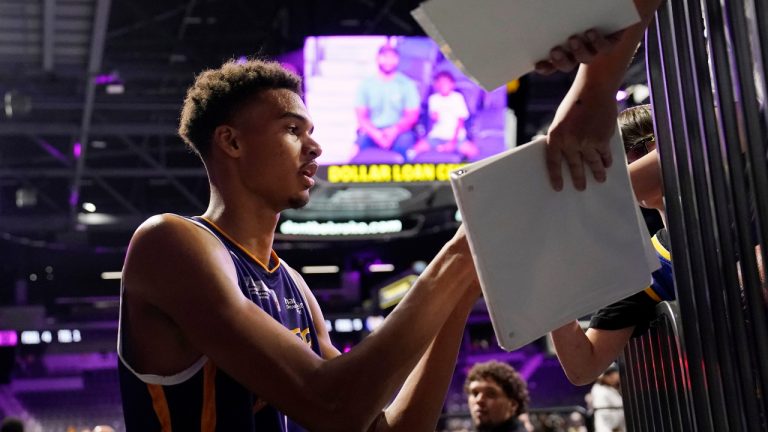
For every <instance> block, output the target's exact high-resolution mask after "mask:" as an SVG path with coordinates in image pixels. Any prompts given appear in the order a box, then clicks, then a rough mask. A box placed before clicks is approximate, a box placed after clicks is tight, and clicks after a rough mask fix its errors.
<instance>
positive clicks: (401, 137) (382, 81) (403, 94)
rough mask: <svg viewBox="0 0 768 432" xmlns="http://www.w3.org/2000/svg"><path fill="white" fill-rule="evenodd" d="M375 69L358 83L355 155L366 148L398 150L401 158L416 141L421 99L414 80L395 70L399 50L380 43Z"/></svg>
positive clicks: (398, 62) (398, 58)
mask: <svg viewBox="0 0 768 432" xmlns="http://www.w3.org/2000/svg"><path fill="white" fill-rule="evenodd" d="M376 63H377V65H378V72H377V74H376V75H374V76H372V77H369V78H366V79H365V80H363V82H362V84H360V88H359V89H358V92H357V98H356V100H355V112H356V114H357V122H358V128H359V130H360V136H359V138H358V155H359V154H360V153H362V152H364V151H365V150H367V149H372V148H373V149H381V150H389V151H393V152H396V153H399V154H400V155H401V156H402V157H403V160H405V158H406V152H407V151H408V150H410V149H411V148H412V147H413V145H414V144H415V142H416V139H415V138H414V134H413V131H412V129H413V126H414V125H415V124H416V122H417V121H418V119H419V110H420V107H421V100H420V98H419V92H418V90H417V88H416V84H415V83H414V82H413V81H412V80H411V79H410V78H408V77H406V76H405V75H404V74H402V73H400V72H399V71H398V69H397V68H398V65H399V64H400V54H399V53H398V52H397V49H395V47H393V46H392V45H383V46H382V47H381V48H379V52H378V55H377V56H376Z"/></svg>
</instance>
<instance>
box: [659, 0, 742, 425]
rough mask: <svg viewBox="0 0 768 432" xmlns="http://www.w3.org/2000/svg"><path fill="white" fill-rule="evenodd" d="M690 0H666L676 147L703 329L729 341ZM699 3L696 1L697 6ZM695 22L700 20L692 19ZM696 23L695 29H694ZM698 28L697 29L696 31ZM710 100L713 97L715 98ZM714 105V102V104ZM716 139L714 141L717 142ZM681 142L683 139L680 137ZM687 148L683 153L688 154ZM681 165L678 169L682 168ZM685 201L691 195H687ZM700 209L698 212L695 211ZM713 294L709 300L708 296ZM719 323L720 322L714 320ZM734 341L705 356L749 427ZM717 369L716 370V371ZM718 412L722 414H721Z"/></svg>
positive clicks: (703, 80)
mask: <svg viewBox="0 0 768 432" xmlns="http://www.w3.org/2000/svg"><path fill="white" fill-rule="evenodd" d="M687 3H688V2H677V1H671V2H668V3H667V6H668V9H667V12H670V14H671V20H672V22H673V23H674V25H673V27H674V28H675V29H676V30H678V31H676V32H675V37H674V38H673V41H674V46H675V49H676V52H677V55H676V56H675V59H676V64H677V71H678V73H679V79H680V100H681V102H682V103H681V108H682V110H683V112H682V119H683V121H684V122H685V123H684V126H685V133H686V136H685V140H684V143H685V144H686V145H685V147H684V148H683V147H681V146H678V147H677V148H676V150H677V151H678V152H679V153H681V155H680V156H681V159H684V160H687V169H688V170H687V172H685V171H684V170H683V171H684V172H685V176H686V177H688V180H687V181H690V183H691V186H692V189H691V192H692V196H691V197H690V199H689V200H688V201H687V202H688V205H690V204H693V205H695V207H694V208H691V207H688V206H686V208H685V209H686V210H688V212H687V215H688V216H687V226H688V230H687V235H688V237H689V239H690V246H691V250H689V251H688V253H689V256H690V257H691V264H692V275H693V282H694V287H696V289H697V290H699V292H697V293H694V299H695V301H696V303H697V310H698V314H699V317H700V318H703V321H702V322H701V323H700V325H701V327H702V330H703V331H704V332H705V333H704V335H705V339H709V338H708V337H707V336H709V335H711V336H714V337H715V339H714V340H721V341H724V340H729V339H730V335H731V331H730V328H731V323H730V320H729V319H728V314H727V312H726V308H725V300H724V292H723V289H722V287H724V285H725V281H724V280H723V277H722V272H721V271H720V268H719V267H720V263H721V262H722V261H723V260H722V258H721V256H720V254H719V253H718V252H719V251H720V250H721V249H720V245H719V242H718V235H717V224H716V223H715V221H714V217H713V213H714V209H713V207H714V203H715V200H714V197H713V196H712V194H711V189H712V188H711V187H710V178H711V173H710V172H709V166H708V165H707V163H706V160H705V150H706V147H707V144H708V142H707V141H706V140H705V137H707V135H706V134H705V133H704V131H703V129H704V127H703V124H702V123H703V115H702V113H701V111H702V110H703V109H704V107H703V106H702V100H701V96H702V95H701V94H700V93H699V87H700V86H703V87H705V88H706V90H705V91H708V92H709V93H710V94H711V90H709V89H708V87H709V86H708V85H707V83H708V79H709V74H708V73H707V72H708V70H707V67H706V62H707V55H706V47H705V46H702V45H703V44H700V43H697V42H701V41H702V39H701V35H704V29H703V26H702V25H701V19H700V18H699V17H701V14H699V15H698V16H697V17H696V18H699V19H694V18H693V17H691V16H690V15H689V12H690V11H689V9H688V7H686V6H687ZM694 7H695V5H694ZM691 20H692V21H695V23H692V22H691ZM692 27H693V28H692ZM694 30H696V31H697V32H696V33H694ZM695 64H703V66H704V67H703V70H702V68H699V69H698V70H695V69H694V68H695V66H694V65H695ZM710 103H711V101H710ZM710 107H711V105H710ZM717 142H718V141H715V142H714V143H717ZM681 143H682V142H681ZM683 152H684V153H683ZM681 168H682V167H681V166H678V170H681ZM683 201H684V202H685V201H686V197H685V196H684V197H683ZM693 209H695V212H692V211H691V210H693ZM728 259H729V260H731V261H734V262H735V261H736V258H735V256H731V257H728ZM707 294H708V297H709V298H708V299H707ZM715 323H718V325H715ZM732 351H733V350H732V349H731V344H726V343H722V344H707V345H705V346H704V353H705V356H706V357H707V358H708V359H707V360H708V361H707V364H706V367H707V368H708V370H709V371H713V372H717V373H716V374H715V373H712V374H710V375H709V379H710V384H712V379H713V377H715V376H717V377H718V378H719V379H720V382H719V383H718V384H720V385H721V386H722V390H720V389H719V388H713V389H712V390H716V391H718V392H719V391H721V392H722V394H718V393H715V394H714V395H713V401H714V400H717V403H718V405H719V404H720V402H721V401H722V403H723V407H724V408H725V411H723V412H721V413H719V415H722V416H723V418H727V419H728V421H727V424H728V426H729V427H732V428H733V429H734V430H744V419H743V415H742V407H743V406H744V401H743V400H742V398H741V396H742V394H741V391H740V387H741V386H740V385H739V384H740V382H739V380H738V377H739V374H738V372H737V370H736V368H735V364H734V363H735V360H734V358H733V354H732ZM715 368H716V371H715V370H714V369H715ZM749 405H750V408H755V410H754V411H753V412H752V413H753V414H756V412H757V411H756V407H755V406H754V403H750V404H749ZM716 417H717V416H716Z"/></svg>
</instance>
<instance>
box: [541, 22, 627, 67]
mask: <svg viewBox="0 0 768 432" xmlns="http://www.w3.org/2000/svg"><path fill="white" fill-rule="evenodd" d="M621 33H622V32H621V31H619V32H616V33H612V34H610V35H603V34H601V33H600V32H598V31H597V30H595V29H590V30H587V31H586V32H584V33H582V34H576V35H573V36H571V37H570V38H568V40H567V41H566V43H564V44H563V45H558V46H556V47H554V48H552V50H550V52H549V57H548V58H546V59H542V60H541V61H538V62H536V65H535V66H536V72H538V73H540V74H542V75H549V74H552V73H554V72H556V71H560V72H570V71H572V70H573V69H575V68H576V67H577V66H578V65H579V64H580V63H584V64H589V63H591V62H592V60H594V59H595V57H596V56H597V55H598V54H600V53H603V52H607V51H609V50H610V49H611V48H612V47H613V46H614V45H615V44H616V42H617V41H618V40H619V39H620V38H621Z"/></svg>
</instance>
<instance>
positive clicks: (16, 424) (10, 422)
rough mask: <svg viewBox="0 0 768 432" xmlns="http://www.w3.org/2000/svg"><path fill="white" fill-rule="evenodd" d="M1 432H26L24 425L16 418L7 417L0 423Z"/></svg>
mask: <svg viewBox="0 0 768 432" xmlns="http://www.w3.org/2000/svg"><path fill="white" fill-rule="evenodd" d="M0 432H24V423H23V422H22V421H21V420H20V419H17V418H16V417H6V418H4V419H3V421H2V423H0Z"/></svg>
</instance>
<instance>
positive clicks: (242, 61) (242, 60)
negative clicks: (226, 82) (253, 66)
mask: <svg viewBox="0 0 768 432" xmlns="http://www.w3.org/2000/svg"><path fill="white" fill-rule="evenodd" d="M236 63H237V64H245V63H248V57H246V56H240V57H238V58H237V60H236Z"/></svg>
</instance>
